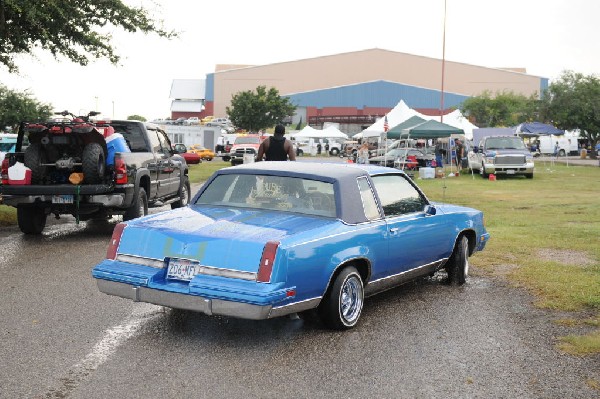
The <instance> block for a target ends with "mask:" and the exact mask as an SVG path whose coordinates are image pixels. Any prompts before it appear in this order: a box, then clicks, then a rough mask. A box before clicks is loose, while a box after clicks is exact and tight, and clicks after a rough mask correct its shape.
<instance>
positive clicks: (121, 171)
mask: <svg viewBox="0 0 600 399" xmlns="http://www.w3.org/2000/svg"><path fill="white" fill-rule="evenodd" d="M115 183H116V184H126V183H127V165H126V164H125V161H123V159H121V157H120V156H119V155H115Z"/></svg>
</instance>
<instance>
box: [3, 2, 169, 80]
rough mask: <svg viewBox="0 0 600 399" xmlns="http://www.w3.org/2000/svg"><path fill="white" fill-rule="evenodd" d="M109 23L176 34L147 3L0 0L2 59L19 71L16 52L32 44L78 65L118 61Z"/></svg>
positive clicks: (28, 49)
mask: <svg viewBox="0 0 600 399" xmlns="http://www.w3.org/2000/svg"><path fill="white" fill-rule="evenodd" d="M107 27H109V28H110V27H113V28H121V29H123V30H125V31H127V32H138V31H141V32H144V33H150V32H154V33H156V34H158V35H159V36H161V37H166V38H172V37H176V36H177V33H175V32H173V31H166V30H164V29H163V27H162V21H160V20H159V21H154V20H152V19H151V18H150V16H149V14H148V11H147V10H146V9H144V8H142V7H129V6H126V5H125V4H123V2H122V1H120V0H80V1H57V0H44V1H39V0H0V37H1V39H0V64H3V65H4V66H5V67H7V68H8V70H9V71H10V72H18V67H17V65H16V62H15V56H17V55H19V54H33V52H34V50H35V49H36V48H41V49H43V50H46V51H49V52H50V53H52V55H53V56H54V57H56V58H57V57H58V56H59V55H62V56H64V57H66V58H68V59H69V60H71V61H73V62H75V63H78V64H80V65H87V64H88V63H89V61H90V59H97V58H107V59H109V60H110V62H111V63H113V64H117V63H118V61H119V59H120V57H119V55H117V54H116V53H115V51H114V49H113V46H112V36H111V34H110V33H107V31H108V30H109V29H106V28H107Z"/></svg>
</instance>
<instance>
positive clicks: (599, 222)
mask: <svg viewBox="0 0 600 399" xmlns="http://www.w3.org/2000/svg"><path fill="white" fill-rule="evenodd" d="M229 165H230V164H229V163H227V162H222V161H217V160H214V161H212V162H203V163H201V164H198V165H191V166H190V181H191V182H192V183H199V182H202V181H204V180H206V179H207V178H208V177H209V176H210V175H211V174H212V173H213V172H214V171H215V170H217V169H220V168H222V167H226V166H229ZM416 181H417V184H418V185H419V186H420V187H421V188H422V189H423V190H424V191H425V193H426V194H427V196H428V197H429V198H430V199H431V200H433V201H440V202H449V203H455V204H461V205H466V206H471V207H474V208H477V209H480V210H482V211H484V213H485V221H486V226H487V229H488V231H489V232H490V234H491V239H490V241H489V243H488V245H487V247H486V249H485V251H483V252H480V253H478V254H477V255H476V256H474V257H473V258H471V263H472V264H473V265H474V266H475V270H476V271H477V272H478V273H483V274H485V275H488V276H495V277H499V278H505V279H508V281H510V282H512V283H513V284H515V285H518V286H520V287H523V288H525V289H527V290H529V291H530V292H531V293H532V294H533V295H534V296H535V298H537V302H536V305H537V306H539V307H542V308H547V309H555V310H560V311H563V312H572V313H571V316H570V317H569V318H568V319H558V316H557V323H561V324H562V325H567V326H569V327H572V328H573V335H570V336H568V337H564V338H563V339H562V342H560V343H559V347H560V348H561V349H562V350H565V351H568V352H570V353H574V354H587V353H600V168H598V167H584V166H566V165H562V164H555V165H550V164H547V165H546V164H543V163H541V162H538V164H537V165H536V171H535V176H534V178H533V179H526V178H522V177H511V178H502V177H498V179H497V180H496V181H490V180H486V179H483V178H481V177H480V176H479V175H475V176H471V175H469V174H463V175H460V176H458V177H447V178H445V179H423V180H421V179H417V180H416ZM15 221H16V216H15V211H14V209H13V208H9V207H7V206H0V224H14V223H15ZM563 316H564V315H563ZM582 331H583V333H582Z"/></svg>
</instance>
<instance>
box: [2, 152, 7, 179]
mask: <svg viewBox="0 0 600 399" xmlns="http://www.w3.org/2000/svg"><path fill="white" fill-rule="evenodd" d="M2 184H8V158H4V159H3V160H2Z"/></svg>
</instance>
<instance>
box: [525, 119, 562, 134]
mask: <svg viewBox="0 0 600 399" xmlns="http://www.w3.org/2000/svg"><path fill="white" fill-rule="evenodd" d="M515 134H517V135H519V136H525V137H530V136H545V135H554V136H560V135H561V134H565V131H564V130H562V129H558V128H556V127H554V126H552V125H548V124H546V123H542V122H530V123H521V124H520V125H518V126H517V127H516V129H515Z"/></svg>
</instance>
